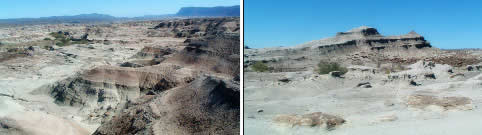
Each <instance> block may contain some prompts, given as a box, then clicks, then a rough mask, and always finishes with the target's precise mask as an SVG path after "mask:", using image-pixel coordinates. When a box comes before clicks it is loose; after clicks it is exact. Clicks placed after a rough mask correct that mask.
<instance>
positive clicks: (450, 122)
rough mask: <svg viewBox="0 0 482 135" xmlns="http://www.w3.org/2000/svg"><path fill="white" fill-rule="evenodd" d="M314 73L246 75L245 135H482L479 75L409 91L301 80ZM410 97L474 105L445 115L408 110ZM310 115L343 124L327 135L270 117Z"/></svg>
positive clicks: (324, 78) (404, 84) (399, 86)
mask: <svg viewBox="0 0 482 135" xmlns="http://www.w3.org/2000/svg"><path fill="white" fill-rule="evenodd" d="M437 66H439V65H437ZM439 67H443V66H439ZM434 71H435V72H437V71H438V70H434ZM312 74H313V73H311V72H307V73H255V72H247V73H245V85H244V87H245V88H244V93H245V96H244V97H245V99H244V100H245V102H244V107H245V115H244V116H245V117H244V120H245V124H244V125H245V129H244V132H245V133H246V134H249V135H255V134H259V135H261V134H287V135H303V134H329V135H354V134H358V135H362V134H363V135H387V134H390V135H407V134H408V135H452V134H482V130H481V129H480V128H479V127H480V126H479V125H480V124H482V121H480V120H481V119H482V109H481V108H479V106H480V105H482V74H481V73H480V72H467V73H465V74H466V77H465V78H459V79H450V78H449V76H448V75H443V74H442V73H439V74H437V75H438V76H439V77H438V78H437V80H421V82H422V84H423V85H421V86H410V85H409V83H408V81H406V80H400V81H395V82H388V83H385V82H383V81H382V80H378V79H372V80H364V79H356V78H355V79H351V78H345V79H340V78H333V77H331V76H329V75H321V76H320V77H318V78H312V77H302V76H311V75H312ZM280 76H291V78H296V79H294V81H292V82H289V83H280V82H278V81H276V80H274V79H273V78H279V77H280ZM292 76H295V77H292ZM296 76H300V77H296ZM270 78H271V79H270ZM380 78H382V77H380ZM363 81H368V82H370V83H371V85H372V86H373V88H358V87H356V85H357V84H358V83H359V82H363ZM412 94H428V95H434V96H438V97H447V96H460V97H468V98H470V99H471V100H472V104H471V105H470V107H469V108H461V109H449V110H444V109H443V108H441V107H439V106H429V107H425V108H414V107H411V106H408V105H407V98H408V97H409V96H410V95H412ZM387 104H388V105H387ZM259 110H263V111H262V112H258V111H259ZM313 112H324V113H328V114H333V115H336V116H340V117H342V118H344V119H345V120H346V121H347V122H346V123H345V124H343V125H341V126H339V127H337V128H336V129H334V130H330V131H328V130H326V129H325V128H320V127H306V126H293V127H291V126H286V125H280V124H277V123H274V122H273V118H274V117H275V116H277V115H280V114H308V113H313Z"/></svg>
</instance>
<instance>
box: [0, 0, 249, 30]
mask: <svg viewBox="0 0 482 135" xmlns="http://www.w3.org/2000/svg"><path fill="white" fill-rule="evenodd" d="M239 14H240V6H239V5H236V6H230V7H221V6H219V7H183V8H181V9H180V10H179V12H178V13H177V14H165V15H144V16H139V17H114V16H111V15H106V14H98V13H92V14H80V15H73V16H51V17H40V18H15V19H0V26H12V25H34V24H60V23H111V22H118V21H136V20H159V19H164V18H169V17H193V16H196V17H214V16H239Z"/></svg>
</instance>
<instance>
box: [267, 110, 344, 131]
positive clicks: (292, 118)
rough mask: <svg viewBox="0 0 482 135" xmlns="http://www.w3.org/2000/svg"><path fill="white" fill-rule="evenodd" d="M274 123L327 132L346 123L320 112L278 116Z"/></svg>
mask: <svg viewBox="0 0 482 135" xmlns="http://www.w3.org/2000/svg"><path fill="white" fill-rule="evenodd" d="M274 121H275V122H276V123H280V124H288V125H290V126H291V127H293V126H308V127H316V126H319V127H325V128H326V129H327V130H333V129H334V128H335V127H336V126H340V125H342V124H344V123H345V122H346V121H345V120H344V119H342V118H340V117H337V116H334V115H329V114H325V113H322V112H314V113H310V114H304V115H296V114H290V115H278V116H276V117H275V118H274Z"/></svg>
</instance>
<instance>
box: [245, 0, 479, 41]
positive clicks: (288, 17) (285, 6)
mask: <svg viewBox="0 0 482 135" xmlns="http://www.w3.org/2000/svg"><path fill="white" fill-rule="evenodd" d="M244 2H245V3H244V15H245V24H244V27H245V33H244V36H245V38H244V41H245V44H246V45H248V46H250V47H251V48H264V47H273V46H293V45H297V44H301V43H304V42H308V41H311V40H318V39H322V38H326V37H331V36H334V35H335V34H336V32H342V31H348V30H350V29H351V28H354V27H359V26H362V25H366V26H371V27H375V28H377V29H378V31H379V32H380V33H381V34H383V35H400V34H406V33H408V32H410V31H411V30H415V31H416V32H417V33H419V34H421V35H423V36H424V37H425V39H427V40H428V41H430V42H431V44H432V45H433V46H435V47H438V48H445V49H449V48H482V42H481V40H482V1H475V0H474V1H467V0H465V1H464V0H460V1H455V0H454V1H450V2H449V1H442V0H439V1H435V0H434V1H430V0H297V1H275V0H263V1H260V0H245V1H244Z"/></svg>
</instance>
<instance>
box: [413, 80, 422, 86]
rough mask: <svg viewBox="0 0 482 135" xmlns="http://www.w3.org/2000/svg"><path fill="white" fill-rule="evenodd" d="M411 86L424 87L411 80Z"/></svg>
mask: <svg viewBox="0 0 482 135" xmlns="http://www.w3.org/2000/svg"><path fill="white" fill-rule="evenodd" d="M410 85H412V86H420V85H422V84H419V83H417V82H415V81H414V80H410Z"/></svg>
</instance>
